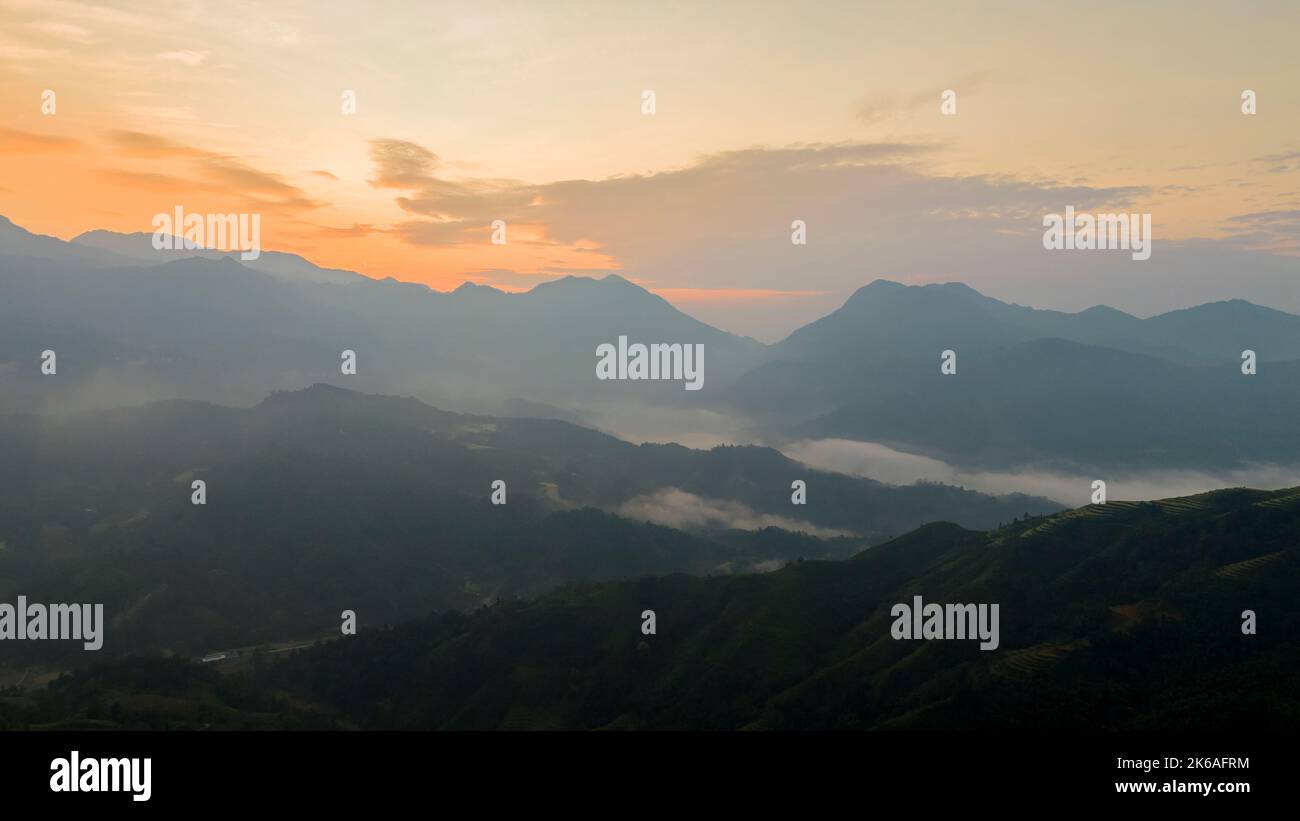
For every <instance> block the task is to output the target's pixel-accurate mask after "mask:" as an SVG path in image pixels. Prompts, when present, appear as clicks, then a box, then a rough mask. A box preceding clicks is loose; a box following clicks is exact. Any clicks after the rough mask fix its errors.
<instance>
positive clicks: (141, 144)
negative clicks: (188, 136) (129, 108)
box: [108, 130, 220, 159]
mask: <svg viewBox="0 0 1300 821" xmlns="http://www.w3.org/2000/svg"><path fill="white" fill-rule="evenodd" d="M108 139H109V141H110V142H112V143H113V145H115V146H116V147H117V148H118V150H119V151H121V152H122V153H124V154H126V155H128V156H132V157H145V158H149V159H158V158H164V157H197V158H203V159H208V158H213V157H218V156H220V155H218V154H214V153H213V152H211V151H203V150H200V149H198V148H193V147H191V146H188V145H181V144H180V143H177V142H175V141H173V140H169V139H167V138H166V137H162V136H159V135H157V134H146V133H144V132H141V131H121V130H115V131H110V132H108Z"/></svg>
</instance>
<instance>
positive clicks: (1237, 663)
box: [8, 489, 1300, 731]
mask: <svg viewBox="0 0 1300 821" xmlns="http://www.w3.org/2000/svg"><path fill="white" fill-rule="evenodd" d="M1297 536H1300V489H1291V490H1288V491H1278V492H1263V491H1252V490H1244V489H1238V490H1225V491H1218V492H1214V493H1209V494H1203V495H1200V496H1195V497H1188V498H1184V499H1170V500H1164V501H1161V502H1156V503H1126V502H1112V503H1110V504H1108V505H1105V506H1091V507H1087V508H1081V509H1078V510H1074V511H1068V512H1065V513H1061V514H1057V515H1054V516H1050V517H1035V518H1030V519H1028V520H1022V521H1019V522H1016V523H1014V524H1012V525H1009V526H1006V527H1003V528H1000V529H997V530H993V531H987V532H976V531H970V530H966V529H963V528H960V527H957V526H955V525H950V524H934V525H928V526H926V527H923V528H920V529H918V530H916V531H914V532H912V533H910V534H908V535H906V536H903V537H900V538H898V539H895V540H893V541H891V542H889V543H887V544H885V545H881V546H879V547H875V548H871V549H869V550H866V551H864V552H862V553H860V554H859V555H857V556H856V557H854V558H853V559H851V560H844V561H803V562H797V563H795V564H792V565H790V566H788V567H786V568H784V569H782V570H780V571H776V572H773V573H769V574H765V575H758V576H739V577H725V578H707V579H706V578H691V577H688V576H682V575H672V576H666V577H661V578H653V579H641V580H637V581H622V582H612V583H608V584H601V585H594V586H590V585H589V586H582V587H571V588H566V589H564V590H561V591H558V592H556V593H553V594H550V595H548V596H544V597H542V598H541V599H538V600H536V601H532V602H509V603H502V604H500V605H497V606H494V607H492V608H488V609H486V610H483V611H480V612H477V613H474V614H472V615H463V614H456V613H446V614H441V615H437V614H435V615H432V616H430V617H429V618H427V619H425V620H423V621H420V622H415V623H411V624H405V625H402V626H399V627H397V628H394V629H391V630H379V631H365V632H363V633H362V634H361V635H359V636H355V637H347V638H344V639H341V640H338V641H332V642H328V643H325V644H321V645H318V646H317V647H315V648H314V649H310V650H306V651H302V652H299V653H296V654H293V655H292V656H290V657H289V658H288V659H286V660H285V661H284V662H283V663H275V664H272V663H270V662H269V660H268V661H267V663H266V664H264V665H259V666H258V667H257V670H256V672H254V673H252V674H250V675H247V676H245V675H238V676H233V677H224V678H223V677H220V676H215V675H214V673H213V671H212V670H210V669H202V670H201V669H199V668H196V667H186V666H185V665H184V664H181V663H178V662H175V661H172V662H149V661H143V660H141V661H132V662H125V663H121V664H118V665H109V666H107V667H103V668H100V669H98V670H92V671H87V672H84V673H82V674H79V675H78V676H76V677H72V678H65V679H63V680H61V681H60V682H58V683H57V684H56V685H54V686H52V687H51V688H50V689H49V690H48V691H45V692H44V693H42V694H38V695H36V696H33V697H31V698H30V699H29V700H27V701H23V702H22V703H21V705H20V704H19V703H18V702H13V701H11V702H10V704H9V707H8V716H9V720H10V721H11V722H23V721H40V720H42V719H49V718H51V717H53V716H56V715H62V716H86V715H87V713H86V710H87V707H86V706H85V705H93V709H95V710H96V714H97V715H98V714H103V715H105V716H107V715H108V714H109V713H110V712H112V711H113V710H116V711H117V719H116V721H118V722H120V723H121V724H123V725H125V726H148V725H149V723H150V722H153V725H152V726H187V724H189V723H190V722H193V721H194V720H195V715H196V713H195V711H196V710H197V709H199V708H198V706H197V705H198V704H199V703H202V704H204V705H206V706H204V707H202V715H203V716H205V717H206V719H207V720H212V721H216V722H217V723H218V725H221V724H227V725H234V726H242V725H241V722H242V723H243V724H244V725H248V726H264V725H269V724H274V725H276V726H343V727H368V728H406V729H414V728H484V729H486V728H516V729H525V728H543V727H552V728H559V727H563V728H588V729H595V728H624V729H630V728H675V727H691V728H717V729H721V728H753V729H759V728H767V729H781V728H799V729H818V728H821V729H906V728H910V729H923V728H946V729H1029V730H1063V729H1076V730H1099V729H1106V730H1118V729H1131V730H1140V729H1179V728H1193V727H1194V728H1197V729H1201V730H1207V729H1210V730H1212V729H1234V730H1250V729H1255V730H1292V731H1293V730H1295V729H1297V728H1300V699H1298V698H1297V692H1296V689H1295V686H1294V682H1295V677H1296V675H1297V673H1300V669H1298V668H1297V659H1300V653H1298V652H1297V651H1298V650H1300V647H1297V644H1296V637H1297V636H1300V607H1297V605H1296V602H1295V600H1294V596H1293V595H1291V592H1290V591H1291V588H1292V585H1291V583H1290V579H1291V578H1293V577H1294V574H1295V573H1296V572H1297V570H1300V549H1298V548H1297V544H1300V542H1298V541H1297ZM914 595H921V596H923V597H924V599H925V600H926V601H930V602H983V603H998V604H999V605H1000V608H1001V619H1000V624H1001V637H1000V646H999V647H998V649H996V650H992V651H982V650H980V649H978V646H977V645H976V643H974V642H963V641H906V640H902V641H900V640H895V639H893V638H891V636H890V626H891V620H892V619H891V615H890V610H891V607H892V606H893V605H894V604H895V603H898V602H908V601H911V597H912V596H914ZM645 609H653V610H655V611H656V614H657V632H656V634H655V635H643V634H642V632H641V630H640V629H639V628H640V624H641V621H640V619H641V613H642V611H643V610H645ZM1246 609H1250V610H1253V611H1254V612H1255V614H1256V616H1257V619H1258V631H1257V634H1255V635H1244V634H1243V631H1242V611H1243V610H1246ZM157 665H163V666H165V667H166V671H164V672H165V673H166V676H165V677H166V679H167V681H168V682H169V683H167V684H159V685H154V684H150V683H148V677H149V676H150V675H153V674H151V673H150V672H149V671H150V670H152V669H154V667H155V666H157ZM160 670H161V668H160ZM159 675H160V677H162V674H161V672H160V674H159ZM115 682H116V683H115ZM137 688H143V689H144V690H145V692H146V693H158V694H161V693H164V692H170V693H173V694H176V695H180V696H183V697H181V698H178V699H177V700H175V701H173V702H170V703H171V707H170V708H169V709H165V710H158V709H155V710H153V711H152V712H148V713H145V712H141V711H139V710H135V709H132V708H130V707H129V706H127V705H128V703H129V701H128V700H127V699H125V698H124V697H123V694H124V693H125V692H127V691H128V690H129V691H131V692H135V691H136V689H137ZM276 700H279V703H280V705H281V707H282V708H285V707H286V705H288V704H292V705H294V707H292V708H291V709H282V711H281V715H280V717H279V718H276V719H271V718H269V717H268V716H266V715H261V716H260V717H259V716H258V715H254V714H253V713H250V712H249V710H248V709H247V708H248V707H249V705H256V704H258V703H259V702H260V703H263V704H265V703H271V702H273V701H276ZM115 704H117V705H119V706H114V705H115ZM61 710H67V711H69V712H66V713H60V711H61Z"/></svg>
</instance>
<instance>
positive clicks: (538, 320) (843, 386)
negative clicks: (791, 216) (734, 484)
mask: <svg viewBox="0 0 1300 821" xmlns="http://www.w3.org/2000/svg"><path fill="white" fill-rule="evenodd" d="M149 236H150V235H148V234H143V233H140V234H132V235H123V234H113V233H111V232H88V233H86V234H83V235H81V236H80V237H78V238H77V239H76V240H75V241H73V242H70V243H69V242H63V241H61V240H58V239H55V238H52V237H39V236H36V235H33V234H31V233H29V232H26V231H24V230H23V229H21V228H18V227H17V226H15V225H13V224H12V223H11V222H9V221H7V220H6V221H4V222H3V223H0V294H2V295H3V297H4V299H3V300H0V368H4V369H5V372H7V373H8V376H7V377H6V383H7V384H6V387H7V390H6V392H5V393H4V394H3V395H0V411H3V410H6V409H7V410H33V409H34V410H62V409H68V408H77V407H98V406H105V405H110V406H111V405H114V404H129V403H130V400H131V398H136V400H137V401H139V400H141V399H158V398H167V397H170V396H178V397H189V398H196V399H204V400H209V401H215V402H219V403H226V404H251V403H254V402H257V401H259V400H260V398H261V397H262V396H264V395H265V394H267V393H269V392H271V391H273V390H281V389H298V388H303V387H306V386H308V385H311V384H313V383H317V382H330V383H334V384H346V385H347V386H348V387H351V388H355V389H358V390H362V391H365V392H370V393H389V394H405V395H413V396H419V397H421V398H423V399H426V400H428V401H430V402H433V403H435V404H437V405H439V406H442V407H448V408H451V409H456V410H468V411H483V410H490V411H493V412H499V411H500V409H503V408H528V409H530V410H529V412H531V413H543V414H546V415H551V416H555V417H560V418H585V417H586V416H587V414H588V413H599V414H600V415H601V416H603V417H605V418H615V419H617V418H618V417H619V415H620V414H624V413H631V414H649V413H654V414H657V415H659V416H660V417H662V418H664V419H666V420H670V421H668V422H667V426H671V425H672V424H673V423H672V422H671V420H672V419H673V418H674V417H673V416H672V415H673V414H679V413H697V414H698V413H702V414H706V415H710V416H711V418H712V419H713V420H714V421H713V424H715V425H720V424H721V423H722V420H727V419H732V420H734V423H735V428H736V431H735V433H733V434H732V435H733V436H734V437H735V438H739V439H747V440H749V441H765V442H769V443H773V444H778V445H779V444H783V443H786V442H789V441H791V440H794V439H819V438H844V439H853V440H861V441H869V442H880V443H884V444H887V445H889V446H891V447H894V448H895V449H898V450H903V451H907V452H912V453H919V454H924V455H927V456H932V457H935V458H939V459H942V460H945V461H948V462H952V463H954V464H959V465H962V466H967V467H972V468H993V469H999V470H1005V469H1014V468H1018V467H1019V466H1023V465H1028V464H1046V465H1052V466H1066V467H1077V468H1080V469H1088V470H1090V471H1106V470H1113V469H1150V468H1161V469H1181V468H1187V469H1219V468H1231V467H1238V466H1241V465H1243V464H1247V463H1259V462H1267V463H1278V464H1283V465H1287V464H1297V463H1300V430H1297V426H1295V425H1294V424H1292V422H1291V420H1292V419H1294V418H1296V416H1297V415H1300V384H1297V383H1298V382H1300V380H1297V379H1296V374H1297V373H1300V316H1295V315H1292V314H1288V313H1285V312H1282V311H1276V310H1272V309H1269V308H1265V307H1262V306H1258V305H1254V304H1252V303H1249V302H1245V301H1241V300H1232V301H1227V302H1217V303H1210V304H1206V305H1201V306H1197V307H1194V308H1187V309H1181V310H1177V311H1171V312H1168V313H1165V314H1160V315H1158V316H1154V317H1150V318H1146V319H1141V318H1138V317H1134V316H1131V315H1129V314H1126V313H1123V312H1122V311H1118V310H1115V309H1113V308H1108V307H1106V306H1094V307H1092V308H1089V309H1087V310H1085V311H1081V312H1079V313H1073V314H1072V313H1065V312H1060V311H1052V310H1040V309H1034V308H1028V307H1025V306H1021V305H1015V304H1009V303H1005V302H1001V301H999V300H996V299H992V298H990V297H987V296H984V295H982V294H980V293H979V292H977V291H975V290H974V289H972V288H970V287H969V286H966V285H962V284H959V283H945V284H934V285H923V286H907V285H902V284H899V283H896V282H891V281H888V280H876V281H873V282H871V283H870V284H868V285H866V286H864V287H862V288H860V289H859V290H858V291H856V292H855V293H854V294H853V295H852V296H851V297H850V298H849V299H848V300H846V301H845V304H844V305H843V306H842V307H840V308H839V309H838V310H836V311H834V312H832V313H830V314H828V315H827V316H825V317H822V318H821V319H819V320H816V321H815V322H812V323H809V324H808V325H805V326H804V327H802V328H799V329H798V330H796V331H795V332H793V333H792V334H790V335H789V336H788V337H787V338H786V339H784V340H781V341H780V342H778V343H776V344H774V345H770V346H769V345H763V344H762V343H759V342H757V341H755V340H753V339H749V338H747V337H739V336H735V335H733V334H729V333H726V332H724V331H721V330H718V329H717V328H713V327H711V326H709V325H707V324H706V323H703V322H700V321H698V320H696V319H694V318H693V317H690V316H688V315H687V314H685V313H683V312H681V311H680V310H678V309H676V308H675V307H673V306H672V305H671V304H670V303H668V302H667V301H666V300H664V299H663V298H661V297H659V296H657V295H654V294H652V293H650V292H648V291H646V290H645V289H644V288H641V287H640V286H637V285H635V284H633V283H631V282H629V281H627V280H626V279H624V278H622V277H620V276H617V275H612V274H611V275H609V276H607V277H605V278H604V279H599V280H597V279H590V278H586V277H577V276H567V277H563V278H560V279H557V280H553V281H549V282H544V283H541V284H538V285H537V286H535V287H534V288H532V289H531V290H529V291H526V292H521V293H506V292H502V291H499V290H497V289H494V288H490V287H487V286H481V285H473V284H470V283H466V284H463V285H461V286H460V287H458V288H456V289H455V290H454V291H452V292H449V293H442V292H437V291H433V290H431V289H429V288H427V287H426V286H423V285H417V284H412V283H403V282H398V281H396V280H393V279H386V280H373V279H369V278H366V277H363V276H360V275H357V274H354V273H353V272H348V271H339V270H335V269H323V268H319V267H317V266H314V265H312V264H311V263H310V262H308V261H307V260H305V259H303V258H302V257H298V256H295V255H287V254H276V253H273V252H266V253H264V254H263V256H262V259H261V260H260V261H258V262H256V263H255V262H242V261H240V260H239V259H238V258H237V257H236V256H232V255H223V254H218V253H217V252H203V253H198V254H191V252H183V253H182V254H181V256H180V258H175V257H176V255H175V254H170V255H169V254H168V253H167V252H156V251H154V250H153V249H152V245H151V244H150V243H149V241H148V240H149ZM259 263H260V267H258V265H259ZM340 286H341V287H340ZM620 336H626V337H628V339H629V340H630V341H631V342H641V343H653V342H666V343H682V344H701V345H703V346H704V352H705V357H704V389H703V390H701V391H698V392H687V391H684V390H682V387H681V384H680V383H676V384H674V383H673V382H671V381H657V382H651V381H625V380H624V381H600V380H598V379H596V374H595V364H596V357H595V351H596V350H597V348H598V346H600V345H602V344H606V343H611V344H612V343H614V342H616V340H617V339H618V338H619V337H620ZM46 349H57V350H59V354H60V357H61V361H62V363H63V367H62V368H61V371H60V377H59V380H58V381H56V382H51V381H41V380H42V377H41V375H40V374H39V372H38V371H37V369H36V363H37V357H38V356H39V354H40V352H41V351H43V350H46ZM345 350H351V351H354V352H356V354H357V357H358V362H359V368H358V372H357V374H356V375H354V376H352V375H350V376H343V375H341V374H340V371H339V360H340V356H341V352H342V351H345ZM946 350H951V351H954V352H955V354H956V359H957V363H958V364H957V373H956V374H955V375H952V376H947V377H943V378H940V373H939V356H940V354H941V353H942V352H943V351H946ZM1246 350H1250V351H1254V352H1255V355H1256V357H1257V359H1258V373H1257V374H1256V375H1252V376H1244V375H1243V374H1242V373H1241V371H1240V366H1241V356H1242V352H1243V351H1246Z"/></svg>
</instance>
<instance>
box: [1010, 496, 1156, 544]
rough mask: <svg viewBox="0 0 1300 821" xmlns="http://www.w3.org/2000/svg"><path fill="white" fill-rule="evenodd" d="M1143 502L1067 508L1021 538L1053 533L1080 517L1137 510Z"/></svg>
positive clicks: (1099, 516)
mask: <svg viewBox="0 0 1300 821" xmlns="http://www.w3.org/2000/svg"><path fill="white" fill-rule="evenodd" d="M1142 504H1143V502H1106V503H1105V504H1100V505H1086V506H1084V507H1076V508H1075V509H1074V510H1067V511H1065V512H1064V513H1057V514H1056V515H1054V516H1049V517H1048V518H1047V519H1045V520H1044V521H1042V522H1040V523H1039V524H1037V525H1035V526H1034V527H1031V528H1029V529H1028V530H1026V531H1024V532H1022V533H1021V534H1020V538H1022V539H1028V538H1029V537H1030V536H1040V535H1043V534H1046V533H1051V532H1052V531H1054V530H1056V529H1057V528H1058V527H1060V526H1061V525H1062V524H1063V523H1065V522H1069V521H1074V520H1078V519H1096V518H1106V517H1110V516H1116V515H1118V514H1121V513H1128V512H1130V511H1133V510H1137V508H1138V506H1139V505H1142Z"/></svg>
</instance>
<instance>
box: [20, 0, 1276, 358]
mask: <svg viewBox="0 0 1300 821" xmlns="http://www.w3.org/2000/svg"><path fill="white" fill-rule="evenodd" d="M1297 31H1300V4H1296V3H1284V2H1276V3H1274V2H1255V3H1250V4H1234V3H1226V2H1224V3H1196V2H1159V1H1158V0H1157V1H1155V2H1143V3H1111V2H1094V3H1089V4H1087V5H1086V6H1069V5H1066V4H1059V3H1047V4H1045V3H1029V2H1024V3H1007V2H987V3H978V4H975V3H958V2H947V3H927V2H909V3H897V4H896V3H888V4H886V3H879V4H876V3H865V2H854V3H834V2H825V3H811V4H791V3H777V2H746V3H726V2H717V3H707V4H700V3H671V2H665V3H654V4H632V3H609V2H600V3H565V2H547V3H537V2H533V3H492V2H474V3H429V2H420V3H401V2H385V3H382V4H376V3H334V2H324V1H323V0H322V1H320V2H303V3H298V2H276V3H266V2H221V3H215V2H213V3H209V2H184V0H168V2H158V3H154V2H144V0H141V1H140V2H132V3H113V4H91V3H83V2H70V1H69V0H0V214H3V215H5V216H7V217H9V218H10V219H12V220H13V221H14V222H16V223H18V224H19V225H22V226H23V227H25V228H28V229H29V230H32V231H36V232H38V233H44V234H50V235H54V236H58V237H61V238H64V239H71V238H72V237H75V236H76V235H78V234H80V233H82V232H84V231H88V230H93V229H99V228H104V229H109V230H114V231H123V232H135V231H151V230H153V227H152V225H153V223H152V219H153V216H154V215H155V214H159V213H171V212H172V211H173V210H174V208H175V207H176V206H177V205H180V206H182V207H183V208H184V209H185V210H186V211H188V212H191V213H258V214H261V218H262V244H263V247H264V248H266V249H268V250H279V251H290V252H294V253H299V254H302V255H303V256H306V257H308V258H309V259H311V260H312V261H314V262H316V263H318V264H321V265H326V266H330V267H340V268H349V269H352V270H356V271H359V272H361V273H363V274H366V275H368V276H372V277H378V278H382V277H389V276H391V277H396V278H397V279H401V280H407V281H412V282H422V283H426V284H428V285H430V286H431V287H434V288H437V289H439V290H449V289H451V288H454V287H456V286H457V285H459V284H460V283H462V282H465V281H471V282H476V283H480V284H488V285H493V286H496V287H499V288H503V289H507V290H519V289H526V288H530V287H532V286H533V285H535V284H537V283H539V282H543V281H546V280H549V279H554V278H556V277H559V276H564V275H567V274H578V275H586V276H604V275H605V274H608V273H618V274H620V275H622V276H624V277H626V278H628V279H631V280H632V281H634V282H637V283H639V284H642V285H643V286H645V287H647V288H649V289H651V290H653V291H655V292H656V293H659V294H660V295H662V296H664V297H665V298H666V299H668V300H669V301H671V302H673V303H674V304H675V305H677V306H678V307H680V308H681V309H682V310H685V311H686V312H688V313H690V314H692V315H694V316H696V317H698V318H700V319H702V320H704V321H706V322H710V323H711V324H714V325H717V326H718V327H721V328H724V329H726V330H730V331H733V332H736V333H743V334H748V335H752V336H754V337H756V338H758V339H762V340H764V341H774V340H776V339H779V338H781V337H783V336H784V335H785V334H787V333H789V332H790V331H792V330H794V329H795V328H796V327H798V326H799V325H801V324H803V323H805V322H808V321H810V320H812V319H815V318H817V317H819V316H821V315H823V314H825V313H826V312H828V311H830V310H833V309H834V308H835V307H837V306H838V305H840V304H841V303H842V302H843V301H844V300H845V299H846V298H847V297H848V296H849V295H850V294H851V293H852V292H853V291H854V290H856V289H857V288H858V287H861V286H862V285H865V284H867V283H868V282H870V281H871V280H873V279H876V278H888V279H894V280H898V281H902V282H908V283H925V282H945V281H962V282H966V283H968V284H970V285H971V286H972V287H975V288H976V289H978V290H980V291H982V292H984V293H986V294H988V295H990V296H994V297H997V298H1000V299H1005V300H1007V301H1014V302H1018V303H1021V304H1028V305H1033V306H1036V307H1050V308H1057V309H1062V310H1082V309H1084V308H1087V307H1090V306H1092V305H1095V304H1109V305H1112V306H1114V307H1117V308H1120V309H1123V310H1127V311H1130V312H1133V313H1136V314H1139V315H1150V314H1154V313H1158V312H1161V311H1165V310H1170V309H1175V308H1180V307H1186V306H1188V305H1192V304H1197V303H1200V302H1205V301H1211V300H1216V299H1227V298H1234V297H1239V298H1246V299H1250V300H1251V301H1255V302H1259V303H1262V304H1266V305H1270V306H1272V307H1276V308H1280V309H1283V310H1289V311H1292V312H1296V313H1300V49H1297V48H1296V47H1295V36H1296V32H1297ZM1248 89H1249V90H1251V91H1253V92H1254V93H1255V100H1256V106H1257V108H1256V112H1255V113H1254V114H1251V115H1247V114H1244V113H1243V112H1242V93H1243V91H1245V90H1248ZM948 90H951V91H952V92H954V94H955V98H954V99H955V103H956V109H955V114H945V113H944V112H943V111H942V110H941V103H942V95H943V93H944V92H945V91H948ZM647 91H649V92H653V95H654V111H653V113H647V111H646V108H645V92H647ZM47 92H53V98H52V100H53V103H54V105H53V106H52V107H51V105H50V99H51V98H50V97H49V95H48V94H47ZM349 93H350V94H351V95H352V98H353V99H355V113H350V112H348V111H345V107H344V98H345V95H347V94H349ZM51 108H52V109H53V110H51ZM1066 206H1073V207H1074V208H1075V209H1076V210H1078V211H1081V212H1084V211H1095V212H1100V211H1105V212H1117V211H1122V212H1125V213H1149V214H1150V215H1151V218H1152V224H1153V235H1154V239H1153V253H1152V256H1151V259H1149V260H1146V261H1136V260H1133V259H1131V256H1130V255H1129V254H1127V253H1125V252H1114V251H1047V250H1045V249H1044V248H1043V245H1042V235H1043V222H1042V220H1043V217H1044V215H1046V214H1049V213H1061V212H1063V211H1064V210H1065V208H1066ZM494 220H502V221H503V222H504V223H505V224H506V233H505V237H506V241H505V243H504V244H494V243H493V242H492V241H491V237H492V227H491V226H492V223H493V221H494ZM795 220H802V221H803V222H804V224H805V225H806V237H807V241H806V244H802V245H796V244H793V243H792V242H791V232H792V223H793V221H795Z"/></svg>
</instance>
